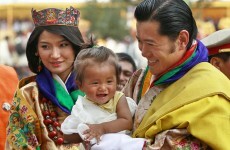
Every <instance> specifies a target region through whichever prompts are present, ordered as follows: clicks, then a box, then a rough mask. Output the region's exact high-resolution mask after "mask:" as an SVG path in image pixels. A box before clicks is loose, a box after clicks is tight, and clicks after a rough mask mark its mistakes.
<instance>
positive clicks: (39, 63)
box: [38, 58, 42, 72]
mask: <svg viewBox="0 0 230 150" xmlns="http://www.w3.org/2000/svg"><path fill="white" fill-rule="evenodd" d="M41 70H42V61H41V59H40V58H38V72H40V71H41Z"/></svg>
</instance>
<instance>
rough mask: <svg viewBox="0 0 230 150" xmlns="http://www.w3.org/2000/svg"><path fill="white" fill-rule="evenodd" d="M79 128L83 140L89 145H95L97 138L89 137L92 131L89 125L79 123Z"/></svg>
mask: <svg viewBox="0 0 230 150" xmlns="http://www.w3.org/2000/svg"><path fill="white" fill-rule="evenodd" d="M77 130H78V134H79V135H80V137H81V138H82V140H83V141H84V142H86V143H87V145H88V144H91V145H93V144H95V143H96V142H97V141H96V139H95V138H91V139H89V138H88V136H89V134H88V132H89V131H90V128H89V126H88V125H86V124H84V123H81V124H79V125H78V128H77Z"/></svg>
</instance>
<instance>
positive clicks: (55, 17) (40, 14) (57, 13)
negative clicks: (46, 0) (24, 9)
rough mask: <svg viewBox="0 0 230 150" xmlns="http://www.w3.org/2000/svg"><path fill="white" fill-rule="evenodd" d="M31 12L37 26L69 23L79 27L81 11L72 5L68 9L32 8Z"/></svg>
mask: <svg viewBox="0 0 230 150" xmlns="http://www.w3.org/2000/svg"><path fill="white" fill-rule="evenodd" d="M31 13H32V18H33V21H34V25H35V27H37V26H49V25H67V26H76V27H78V24H79V19H80V12H79V11H78V10H77V9H75V8H73V7H72V6H70V8H66V10H61V9H57V8H47V9H43V10H40V11H36V10H35V9H33V8H32V10H31Z"/></svg>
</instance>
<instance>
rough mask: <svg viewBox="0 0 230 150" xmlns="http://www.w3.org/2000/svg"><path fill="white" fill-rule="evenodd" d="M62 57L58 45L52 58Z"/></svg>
mask: <svg viewBox="0 0 230 150" xmlns="http://www.w3.org/2000/svg"><path fill="white" fill-rule="evenodd" d="M58 57H60V50H59V49H58V48H56V47H54V48H53V50H52V54H51V58H58Z"/></svg>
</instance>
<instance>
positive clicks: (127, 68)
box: [116, 53, 137, 90]
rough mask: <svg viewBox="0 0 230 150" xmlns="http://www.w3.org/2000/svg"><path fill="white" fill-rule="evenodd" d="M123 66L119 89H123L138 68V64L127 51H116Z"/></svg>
mask: <svg viewBox="0 0 230 150" xmlns="http://www.w3.org/2000/svg"><path fill="white" fill-rule="evenodd" d="M116 54H117V56H118V59H119V65H120V66H121V73H120V80H119V81H120V82H119V85H118V90H122V89H123V87H124V86H125V84H126V83H127V81H128V80H129V79H130V77H131V76H132V74H133V73H134V72H135V71H136V70H137V66H136V64H135V62H134V60H133V58H132V57H131V56H130V55H129V54H127V53H116Z"/></svg>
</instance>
